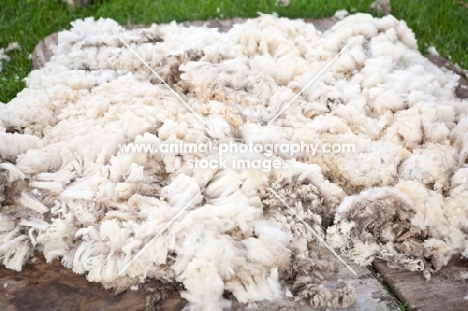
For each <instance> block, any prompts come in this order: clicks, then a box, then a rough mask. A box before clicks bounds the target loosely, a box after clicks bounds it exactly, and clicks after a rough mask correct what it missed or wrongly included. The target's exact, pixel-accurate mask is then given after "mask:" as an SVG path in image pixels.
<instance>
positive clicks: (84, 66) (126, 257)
mask: <svg viewBox="0 0 468 311" xmlns="http://www.w3.org/2000/svg"><path fill="white" fill-rule="evenodd" d="M58 36H59V41H58V44H57V45H56V46H54V47H53V53H54V55H53V56H52V58H51V59H50V61H49V62H47V63H46V64H45V65H44V67H43V68H41V69H40V70H33V71H32V72H31V73H30V74H29V76H28V77H27V79H26V82H27V87H26V88H25V89H24V90H23V91H21V92H20V93H19V94H18V95H17V97H16V98H14V99H13V100H11V102H9V103H7V104H4V105H0V202H1V213H0V261H1V262H2V264H3V265H4V266H6V267H7V268H10V269H14V270H18V271H20V270H21V268H22V266H23V265H24V264H25V262H26V261H27V260H28V258H30V257H31V256H32V255H33V254H36V253H42V254H43V255H44V256H45V258H46V260H47V261H48V262H51V261H53V260H60V261H61V263H62V264H63V265H64V266H65V267H67V268H69V269H72V270H73V271H74V272H76V273H79V274H85V275H86V277H87V279H88V280H89V281H90V282H102V284H103V285H104V286H105V287H106V288H113V289H115V290H117V291H122V290H125V289H127V288H129V287H130V286H133V285H136V284H138V283H141V282H144V281H145V279H147V278H156V279H159V280H162V281H167V282H174V281H176V282H180V283H182V284H183V287H184V291H183V292H182V293H181V294H182V295H183V297H185V298H186V299H187V300H188V301H189V306H188V309H190V310H221V309H226V308H229V306H230V301H229V300H228V299H226V297H234V298H235V299H237V300H238V301H240V302H244V303H251V302H255V301H261V300H276V299H292V298H288V297H286V296H291V295H292V296H293V297H294V298H295V299H297V300H300V301H302V302H304V303H308V304H310V305H312V306H315V307H347V306H350V305H352V303H353V302H354V300H355V299H356V295H355V293H354V290H353V289H352V287H350V286H349V285H348V284H346V283H342V284H339V286H337V288H335V289H329V288H327V287H326V286H324V285H323V284H321V279H320V277H319V276H320V273H319V271H320V270H321V269H322V270H323V269H327V270H334V269H336V265H338V264H340V263H339V262H338V261H336V262H333V261H324V260H323V259H321V256H320V253H323V252H327V253H328V252H329V250H327V249H325V248H323V247H322V246H323V245H322V243H321V242H319V239H317V237H321V239H324V240H325V241H326V242H327V243H328V244H329V245H330V246H331V247H333V248H335V249H336V250H337V252H338V253H339V254H341V255H342V256H344V257H347V258H348V259H349V260H352V261H354V262H355V263H358V264H361V265H367V264H369V263H370V262H372V260H373V259H374V258H376V257H377V258H383V259H384V260H387V261H388V262H389V263H390V264H393V265H395V266H398V267H402V268H406V269H411V270H420V271H423V272H424V275H425V276H430V273H431V272H433V271H436V270H439V269H441V268H442V267H444V266H445V265H446V264H447V262H448V261H449V259H450V258H451V257H452V256H454V255H457V254H461V255H463V256H467V255H468V239H467V232H468V208H467V202H468V166H467V163H468V134H467V133H468V115H467V112H468V102H467V101H466V100H460V99H457V98H456V96H455V95H454V89H455V87H456V85H457V84H458V79H459V76H457V75H456V74H454V73H452V72H449V71H445V70H442V69H439V68H438V67H436V66H435V65H433V64H431V63H430V62H429V61H428V60H427V59H426V58H424V57H423V56H422V55H421V54H420V53H419V52H418V50H417V43H416V40H415V37H414V34H413V32H412V31H411V30H410V29H409V28H408V27H407V25H406V23H405V22H404V21H398V20H396V19H395V18H394V17H393V16H391V15H387V16H385V17H382V18H373V17H372V16H370V15H365V14H354V15H350V16H347V17H346V18H344V19H343V20H340V21H338V22H337V23H336V25H335V26H334V27H332V28H331V29H330V30H327V31H325V32H323V33H321V32H319V31H318V30H316V29H315V28H314V26H313V25H312V24H308V23H305V22H304V21H302V20H290V19H286V18H279V17H277V16H273V15H261V16H259V17H258V18H255V19H251V20H248V21H247V22H246V23H244V24H238V25H235V26H234V27H233V28H232V29H231V30H229V31H228V32H226V33H220V32H218V31H217V30H216V29H207V28H195V27H191V28H184V27H182V26H181V25H178V24H176V23H172V24H168V25H152V26H151V27H149V28H140V29H125V28H123V27H121V26H120V25H118V24H117V23H116V22H115V21H113V20H111V19H99V20H94V19H92V18H86V19H84V20H76V21H74V22H73V23H72V27H71V29H70V30H64V31H61V32H60V33H59V34H58ZM353 39H354V41H353V42H352V43H351V44H350V45H349V46H347V49H345V50H343V51H342V53H341V54H340V55H339V57H337V58H336V61H334V62H333V63H332V64H331V65H330V66H329V67H330V68H329V69H328V70H325V71H324V72H323V73H322V74H320V77H319V78H318V79H316V82H315V83H314V84H313V85H311V86H310V87H308V88H305V89H304V87H305V86H307V85H308V84H309V82H310V81H311V80H312V79H314V77H315V76H316V75H317V74H318V73H320V71H321V70H322V69H323V68H324V66H325V65H326V64H327V63H328V62H329V61H331V60H332V59H333V58H334V57H335V56H337V55H338V54H339V53H340V51H341V50H342V49H343V47H345V46H346V45H347V44H348V43H350V42H351V40H353ZM126 44H128V46H127V45H126ZM134 52H135V53H136V54H138V56H139V57H141V59H142V60H144V62H146V63H147V64H148V65H149V66H146V65H145V64H144V63H143V62H142V60H141V59H139V58H138V57H137V56H136V55H135V53H134ZM148 67H150V68H151V70H150V69H149V68H148ZM152 70H154V71H155V72H156V73H157V74H158V75H159V76H160V77H162V78H163V79H164V81H165V82H167V85H166V84H164V83H162V82H161V80H160V79H159V78H158V77H157V76H156V75H155V74H154V73H153V72H152ZM168 86H169V87H170V88H172V90H173V91H171V90H170V89H169V88H168ZM188 143H191V144H198V145H201V144H209V143H211V144H214V145H220V144H228V145H230V146H237V147H238V149H235V148H233V150H230V151H229V152H226V153H223V154H222V155H220V153H219V152H218V151H217V150H215V149H213V150H211V152H202V151H200V150H193V149H192V150H188V151H184V152H180V151H179V152H156V151H155V150H153V149H151V150H150V149H140V150H135V149H128V148H127V147H128V146H129V144H133V145H131V146H160V145H161V144H175V145H183V144H188ZM249 144H259V145H263V146H266V144H281V145H282V146H291V145H293V144H295V145H301V146H304V145H307V144H309V146H310V145H313V146H318V148H316V149H312V148H310V149H304V150H301V152H298V153H292V152H287V150H286V149H284V148H274V149H272V150H269V151H268V152H264V151H265V150H263V152H257V151H253V152H241V151H239V150H243V148H241V146H248V145H249ZM344 145H347V146H351V147H352V148H351V149H349V150H348V149H346V150H344V149H340V146H344ZM126 146H127V147H126ZM325 146H327V147H328V148H324V147H325ZM331 146H332V147H333V148H331ZM148 148H149V147H148ZM220 157H222V159H221V160H223V161H225V162H226V163H227V165H224V164H223V165H219V166H216V165H211V166H208V167H207V166H205V167H202V166H201V165H198V166H197V165H195V164H197V163H202V161H205V163H213V164H216V163H223V162H221V161H218V160H220V159H219V158H220ZM239 159H241V160H243V161H244V162H243V163H244V166H238V165H236V163H237V162H235V161H236V160H239ZM208 161H211V162H208ZM217 161H218V162H217ZM249 165H250V166H249ZM279 198H281V200H280V199H279ZM296 214H297V216H296ZM176 216H177V217H176ZM175 217H176V218H175ZM302 220H304V222H305V223H306V224H307V225H305V224H304V223H303V222H302ZM310 228H312V229H314V230H315V234H313V233H312V232H311V230H310ZM163 229H164V230H163ZM150 241H151V243H149V242H150ZM145 246H147V248H146V249H145V251H143V252H142V253H141V254H140V255H139V256H138V257H137V258H136V259H135V260H134V261H133V262H131V264H130V265H129V266H128V268H126V269H124V270H123V268H124V267H125V266H126V265H127V264H129V263H130V261H131V260H132V259H133V258H135V256H136V255H137V254H138V253H139V252H140V251H141V250H142V249H143V248H144V247H145ZM120 271H122V273H120V274H119V272H120ZM286 293H287V295H286Z"/></svg>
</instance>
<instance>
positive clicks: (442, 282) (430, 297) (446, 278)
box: [374, 258, 468, 311]
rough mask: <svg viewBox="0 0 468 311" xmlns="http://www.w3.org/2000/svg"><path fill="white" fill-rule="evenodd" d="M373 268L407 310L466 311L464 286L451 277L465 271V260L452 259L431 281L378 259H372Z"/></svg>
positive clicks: (467, 302)
mask: <svg viewBox="0 0 468 311" xmlns="http://www.w3.org/2000/svg"><path fill="white" fill-rule="evenodd" d="M374 266H375V267H376V268H377V269H378V270H379V272H380V273H381V274H382V276H383V278H384V280H385V281H386V282H387V283H388V285H389V286H390V287H391V288H392V289H393V291H394V292H395V294H396V295H397V296H398V297H399V298H400V299H401V300H402V301H404V302H407V303H408V306H409V307H410V308H411V310H413V311H416V310H421V311H423V310H424V311H432V310H434V311H436V310H437V311H439V310H453V311H455V310H460V311H461V310H464V311H466V310H468V300H465V299H464V297H465V296H466V295H467V292H468V283H466V282H463V281H460V280H456V279H455V277H454V276H456V275H457V274H459V273H460V272H461V271H468V261H467V260H463V259H461V258H455V259H453V260H451V261H450V263H449V265H448V266H447V267H444V268H443V269H442V270H441V271H440V272H438V273H436V274H433V275H432V278H431V281H429V282H428V281H426V280H425V279H424V277H423V275H422V273H421V272H411V271H406V270H401V269H397V268H390V267H388V266H387V263H386V262H385V261H382V260H375V261H374Z"/></svg>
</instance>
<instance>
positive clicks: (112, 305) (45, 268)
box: [0, 256, 146, 311]
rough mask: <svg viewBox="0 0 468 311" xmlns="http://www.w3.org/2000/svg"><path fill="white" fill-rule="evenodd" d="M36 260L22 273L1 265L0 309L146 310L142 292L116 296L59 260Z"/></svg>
mask: <svg viewBox="0 0 468 311" xmlns="http://www.w3.org/2000/svg"><path fill="white" fill-rule="evenodd" d="M37 257H38V258H37V260H36V261H35V262H34V263H28V264H26V265H25V266H24V267H23V271H21V272H17V271H13V270H9V269H6V268H5V267H3V266H1V268H0V310H2V311H28V310H31V311H41V310H67V311H72V310H77V311H79V310H132V311H133V310H136V311H139V310H141V311H143V310H146V293H145V290H144V289H139V290H137V291H131V290H130V291H127V292H124V293H121V294H119V295H115V293H114V291H110V290H104V289H103V288H102V285H101V284H100V283H90V282H88V281H87V280H86V278H85V277H84V276H83V275H78V274H75V273H73V272H72V271H71V270H70V269H66V268H64V267H63V266H62V265H61V264H60V263H59V262H58V261H54V262H53V263H52V264H50V265H48V264H46V262H45V259H44V258H43V257H42V256H40V257H39V256H37Z"/></svg>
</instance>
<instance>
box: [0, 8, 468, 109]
mask: <svg viewBox="0 0 468 311" xmlns="http://www.w3.org/2000/svg"><path fill="white" fill-rule="evenodd" d="M465 1H466V0H465ZM95 2H96V3H95V4H93V5H90V6H88V7H86V8H83V9H76V10H70V9H68V8H67V6H66V5H65V4H63V3H62V1H61V0H2V4H1V5H0V48H2V47H6V46H7V45H8V43H10V42H19V43H20V45H21V46H22V49H21V50H20V51H12V52H11V53H10V54H9V55H10V56H11V61H10V62H9V63H4V66H3V71H2V72H1V73H0V102H8V101H10V100H11V99H12V98H14V97H15V96H16V94H17V93H18V92H19V91H21V90H22V89H23V88H24V86H25V84H24V82H23V81H22V79H23V78H25V77H26V76H27V74H28V73H29V71H30V68H31V61H30V60H29V58H28V56H29V55H30V53H31V52H32V51H33V49H34V46H35V45H36V44H37V43H38V42H39V41H40V40H41V39H42V38H43V37H45V36H46V35H48V34H51V33H53V32H55V31H58V30H61V29H65V28H69V27H70V22H71V21H73V20H75V19H77V18H83V17H86V16H95V17H101V16H102V17H111V18H113V19H115V20H117V21H118V22H119V23H121V24H128V23H131V24H149V23H153V22H156V23H164V22H170V21H172V20H176V21H178V22H180V21H186V20H201V19H212V18H231V17H253V16H256V15H257V12H262V13H271V12H277V13H278V14H279V15H280V16H286V17H291V18H301V17H313V18H319V17H326V16H330V15H332V14H333V13H334V12H335V11H337V10H339V9H347V10H348V11H350V12H358V11H359V12H366V13H375V12H371V11H370V10H369V6H370V3H371V2H372V0H335V1H331V0H330V1H324V0H291V4H290V5H289V6H288V7H286V8H280V7H276V5H275V0H259V1H233V0H231V1H225V0H218V1H214V0H179V1H173V0H101V1H95ZM218 8H219V13H218ZM392 14H394V15H395V16H396V17H397V18H399V19H404V20H406V22H407V23H408V25H409V26H410V27H411V28H412V29H413V30H414V31H415V33H416V37H417V38H418V41H419V46H420V50H421V52H423V53H425V52H426V50H427V48H428V47H429V46H430V45H434V46H435V47H436V48H437V50H438V51H439V53H440V54H441V55H442V56H444V57H446V58H450V59H451V60H452V61H453V62H455V63H458V64H459V65H460V66H461V67H463V68H468V53H467V51H468V32H467V31H466V28H465V27H464V26H465V25H464V22H465V21H468V8H466V7H464V6H462V5H460V4H459V3H458V1H454V0H392Z"/></svg>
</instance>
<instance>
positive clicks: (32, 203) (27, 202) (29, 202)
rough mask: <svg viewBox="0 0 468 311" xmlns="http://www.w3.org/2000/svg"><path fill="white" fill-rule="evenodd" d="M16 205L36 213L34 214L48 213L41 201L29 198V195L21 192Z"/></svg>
mask: <svg viewBox="0 0 468 311" xmlns="http://www.w3.org/2000/svg"><path fill="white" fill-rule="evenodd" d="M18 204H20V205H22V206H24V207H27V208H30V209H32V210H33V211H36V212H38V213H41V214H44V213H45V212H48V211H49V209H48V208H47V206H45V205H44V204H42V202H41V201H39V200H36V199H35V198H33V197H31V195H29V194H28V193H26V192H25V191H23V192H22V193H21V196H20V198H19V199H18Z"/></svg>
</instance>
